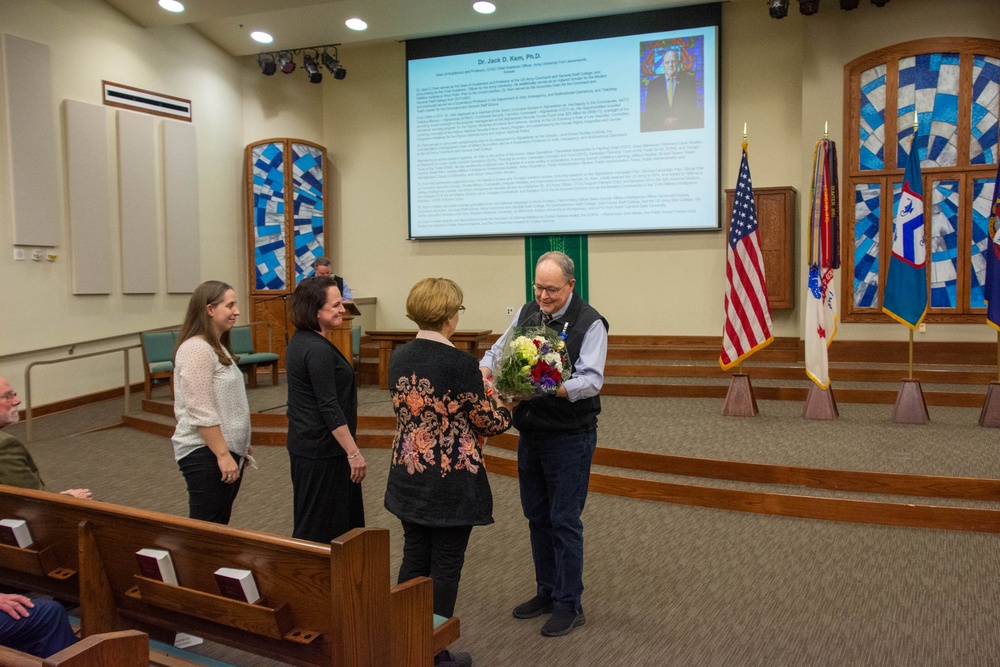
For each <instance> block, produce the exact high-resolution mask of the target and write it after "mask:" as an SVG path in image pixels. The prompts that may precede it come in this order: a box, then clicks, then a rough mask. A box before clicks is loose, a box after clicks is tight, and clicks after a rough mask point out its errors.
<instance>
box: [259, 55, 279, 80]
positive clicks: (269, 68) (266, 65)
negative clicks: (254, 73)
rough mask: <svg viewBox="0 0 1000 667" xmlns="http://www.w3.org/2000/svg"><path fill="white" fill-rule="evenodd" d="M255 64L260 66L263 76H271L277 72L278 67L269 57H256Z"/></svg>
mask: <svg viewBox="0 0 1000 667" xmlns="http://www.w3.org/2000/svg"><path fill="white" fill-rule="evenodd" d="M257 64H258V65H260V71H261V73H262V74H263V75H264V76H273V75H274V73H275V72H277V71H278V65H277V63H275V62H274V58H272V57H271V56H270V55H266V54H261V55H259V56H257Z"/></svg>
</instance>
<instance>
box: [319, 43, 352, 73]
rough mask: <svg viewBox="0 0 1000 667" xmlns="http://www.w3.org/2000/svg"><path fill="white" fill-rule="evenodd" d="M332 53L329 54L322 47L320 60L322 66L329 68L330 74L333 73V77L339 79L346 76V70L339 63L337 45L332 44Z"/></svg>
mask: <svg viewBox="0 0 1000 667" xmlns="http://www.w3.org/2000/svg"><path fill="white" fill-rule="evenodd" d="M332 48H333V55H332V56H331V55H330V54H329V52H328V51H327V50H326V49H323V55H322V57H321V60H322V61H323V67H325V68H327V69H328V70H330V74H332V75H333V78H334V79H337V80H340V79H343V78H344V77H345V76H347V70H346V69H344V68H343V66H341V64H340V58H339V57H338V54H337V47H336V46H334V47H332Z"/></svg>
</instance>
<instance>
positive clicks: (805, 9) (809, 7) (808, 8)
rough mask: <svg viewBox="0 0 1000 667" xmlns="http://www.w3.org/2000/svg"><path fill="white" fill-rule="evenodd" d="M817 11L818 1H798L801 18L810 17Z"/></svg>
mask: <svg viewBox="0 0 1000 667" xmlns="http://www.w3.org/2000/svg"><path fill="white" fill-rule="evenodd" d="M818 11H819V0H799V12H801V14H802V15H803V16H812V15H813V14H815V13H816V12H818Z"/></svg>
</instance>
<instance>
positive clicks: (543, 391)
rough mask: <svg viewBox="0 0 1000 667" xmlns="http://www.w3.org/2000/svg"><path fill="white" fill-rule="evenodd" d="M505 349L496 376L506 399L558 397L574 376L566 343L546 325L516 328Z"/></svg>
mask: <svg viewBox="0 0 1000 667" xmlns="http://www.w3.org/2000/svg"><path fill="white" fill-rule="evenodd" d="M502 349H503V351H502V352H501V356H500V363H499V364H498V365H497V368H495V369H494V371H493V377H494V383H495V386H496V388H497V391H498V392H499V393H500V396H501V397H502V398H503V399H504V400H517V399H522V400H527V399H531V398H536V397H538V396H546V395H550V394H555V393H556V390H557V389H559V387H561V386H562V384H563V382H565V381H566V380H567V379H569V377H570V376H571V375H572V374H573V365H572V364H571V363H570V360H569V350H567V349H566V341H565V340H563V338H562V337H561V336H560V335H559V334H558V333H556V332H555V331H553V330H552V329H550V328H548V327H546V326H544V325H539V326H526V327H515V328H514V329H512V330H511V333H510V334H509V335H508V337H507V339H506V340H505V341H504V345H503V348H502Z"/></svg>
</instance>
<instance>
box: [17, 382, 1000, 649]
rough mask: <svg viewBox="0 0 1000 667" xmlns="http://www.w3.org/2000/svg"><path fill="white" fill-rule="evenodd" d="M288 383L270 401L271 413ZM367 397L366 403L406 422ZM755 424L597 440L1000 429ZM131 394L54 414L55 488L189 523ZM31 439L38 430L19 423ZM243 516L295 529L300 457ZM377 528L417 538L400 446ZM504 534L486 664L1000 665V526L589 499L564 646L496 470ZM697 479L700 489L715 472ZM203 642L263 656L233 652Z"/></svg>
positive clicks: (882, 453)
mask: <svg viewBox="0 0 1000 667" xmlns="http://www.w3.org/2000/svg"><path fill="white" fill-rule="evenodd" d="M283 390H284V387H278V388H276V389H270V388H268V387H263V388H261V389H258V390H257V391H256V392H254V395H253V396H252V399H251V400H252V402H253V403H254V407H255V409H258V410H259V409H262V408H264V407H273V406H278V405H280V404H282V403H283V402H284V398H283V393H284V391H283ZM387 396H388V394H387V393H386V392H380V391H378V390H375V389H369V388H366V389H364V390H363V391H362V394H361V403H362V407H361V411H362V414H380V415H387V414H391V413H392V411H391V407H390V406H389V404H388V400H387ZM760 408H761V415H760V416H759V417H757V418H754V419H737V418H722V417H721V416H719V412H720V411H721V401H717V400H708V399H705V400H702V399H644V398H617V397H612V398H607V399H606V400H605V413H604V415H602V422H601V430H600V437H599V445H601V446H607V447H616V448H623V449H636V450H642V451H659V452H663V453H670V454H680V455H687V456H705V457H711V458H722V459H736V460H751V461H760V462H767V463H784V464H789V465H808V466H816V467H834V468H847V469H858V470H885V471H892V472H911V473H925V474H946V475H967V476H977V477H979V476H982V477H995V476H996V474H997V467H998V464H997V454H996V448H997V446H998V445H1000V442H998V438H1000V433H997V432H996V431H994V430H988V429H980V428H979V427H978V426H976V419H977V417H978V411H975V410H969V409H959V408H931V409H930V410H931V419H932V422H931V424H930V425H928V426H925V427H903V426H894V425H892V424H890V423H889V407H888V406H863V405H853V404H848V405H841V406H840V408H841V415H842V418H841V419H840V420H839V421H837V422H834V423H819V422H805V421H803V420H801V419H800V418H799V415H800V414H801V405H800V404H796V403H787V402H773V401H762V402H760ZM120 412H121V402H120V401H116V402H108V403H104V404H99V405H95V406H88V407H85V408H80V409H77V410H74V411H71V412H67V413H62V414H59V415H53V416H49V417H44V418H42V419H41V420H39V421H38V424H37V426H36V438H37V441H36V442H34V443H32V444H31V445H30V449H31V450H32V452H33V454H34V455H35V458H36V460H37V462H38V464H39V467H40V468H41V470H42V474H43V476H44V478H45V480H46V482H47V483H48V484H49V485H50V487H52V488H53V489H55V490H60V489H63V488H66V487H69V486H83V485H86V486H89V487H90V488H91V489H92V490H93V491H94V492H95V496H96V497H98V498H100V499H101V500H107V501H111V502H117V503H122V504H127V505H132V506H136V507H143V508H148V509H154V510H158V511H162V512H169V513H174V514H180V515H183V514H184V513H185V511H186V494H185V490H184V483H183V480H182V478H181V476H180V473H179V472H178V470H177V467H176V464H175V463H174V462H173V456H172V451H171V448H170V443H169V440H167V439H165V438H159V437H155V436H151V435H147V434H144V433H138V432H135V431H131V430H128V429H117V430H111V431H101V432H96V433H90V434H86V435H74V433H78V432H80V431H83V430H88V429H90V428H94V427H96V426H99V425H101V424H102V423H112V422H114V421H115V420H116V419H117V415H118V414H119V413H120ZM10 430H11V432H12V433H15V434H23V425H18V426H14V427H11V429H10ZM256 455H257V458H258V460H259V461H260V464H261V466H260V470H257V471H251V472H250V473H249V474H248V476H247V478H246V481H245V484H244V486H243V489H242V491H241V493H240V497H239V498H238V499H237V502H236V508H235V511H234V516H233V524H234V525H237V526H240V527H245V528H253V529H257V530H263V531H268V532H273V533H278V534H283V535H288V534H289V533H290V531H291V488H290V483H289V474H288V460H287V455H286V454H285V452H284V451H283V450H282V449H281V448H258V449H257V452H256ZM365 457H366V459H367V461H368V464H369V476H368V479H367V480H366V482H365V484H364V488H365V504H366V513H367V519H368V524H369V525H370V526H382V527H388V528H389V529H390V530H391V531H392V545H391V549H392V556H393V559H394V560H393V562H394V567H395V566H396V565H398V562H399V558H400V552H401V540H402V534H401V530H400V528H399V524H398V521H397V520H396V519H395V518H394V517H392V516H391V515H389V514H388V513H387V512H386V511H385V510H384V509H383V508H382V503H381V496H382V491H383V489H384V486H385V479H386V473H387V460H388V450H367V451H366V452H365ZM490 480H491V484H492V486H493V492H494V497H495V511H494V516H495V518H496V523H495V524H494V525H492V526H488V527H482V528H476V529H475V530H474V531H473V533H472V540H471V542H470V546H469V550H468V554H467V559H466V565H465V569H464V572H463V579H462V586H461V590H460V591H459V597H458V606H457V609H456V615H457V616H459V618H461V620H462V637H461V639H460V640H459V641H458V642H457V644H456V645H455V646H454V647H453V648H455V649H457V650H463V651H469V652H471V653H472V654H473V657H474V659H475V665H477V666H479V667H506V666H508V665H553V666H576V665H579V666H590V665H594V666H597V665H706V666H715V665H719V666H733V665H746V666H756V665H760V666H780V665H789V666H792V665H879V666H881V665H900V666H902V665H935V666H937V665H942V666H943V665H955V666H966V665H1000V633H998V632H997V628H998V621H1000V618H998V616H1000V612H998V611H997V610H998V609H1000V576H998V575H1000V551H998V547H1000V539H998V537H997V536H996V535H985V534H975V533H958V532H951V531H936V530H923V529H908V528H886V527H877V526H867V525H857V524H846V523H833V522H822V521H813V520H806V519H791V518H782V517H771V516H762V515H756V514H744V513H735V512H726V511H721V510H710V509H703V508H697V507H685V506H673V505H666V504H660V503H654V502H648V501H641V500H631V499H626V498H618V497H612V496H603V495H599V494H591V496H590V498H589V499H588V503H587V509H586V511H585V513H584V523H585V527H586V571H585V584H586V586H587V590H586V593H585V595H584V607H585V610H586V613H587V623H586V625H584V626H583V627H581V628H579V629H577V630H576V631H574V632H573V633H572V634H571V635H569V636H567V637H562V638H554V639H550V638H544V637H541V636H540V635H539V634H538V630H539V628H540V627H541V624H542V622H543V619H541V618H539V619H534V620H527V621H520V620H515V619H513V618H512V617H511V616H510V610H511V608H512V607H513V606H514V605H515V604H517V603H518V602H521V601H522V600H523V599H525V598H527V597H530V596H531V594H532V593H533V588H534V584H533V580H532V568H531V557H530V552H529V548H528V539H527V525H526V521H525V520H524V518H523V516H522V515H521V511H520V506H519V501H518V492H517V480H514V479H510V478H506V477H503V476H500V475H493V476H491V478H490ZM693 483H698V484H701V483H702V482H701V481H694V482H693ZM199 650H200V651H202V652H204V653H206V654H208V655H212V656H213V657H217V658H220V659H228V660H230V661H232V662H233V663H234V664H240V665H246V666H247V667H255V666H257V665H261V666H264V665H271V664H274V663H272V662H270V661H266V660H259V659H255V658H250V657H248V656H246V655H244V654H236V653H233V652H231V651H229V650H228V649H226V648H224V647H217V646H207V647H200V648H199Z"/></svg>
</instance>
